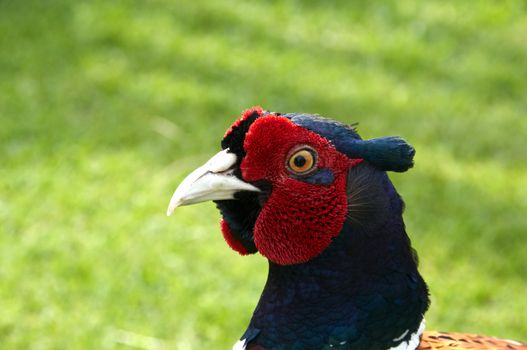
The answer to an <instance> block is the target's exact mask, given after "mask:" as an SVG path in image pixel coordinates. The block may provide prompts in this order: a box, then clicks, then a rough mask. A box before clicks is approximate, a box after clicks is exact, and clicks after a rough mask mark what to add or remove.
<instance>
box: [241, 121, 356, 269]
mask: <svg viewBox="0 0 527 350" xmlns="http://www.w3.org/2000/svg"><path fill="white" fill-rule="evenodd" d="M303 145H307V146H310V147H312V148H313V149H314V150H315V151H316V152H317V154H318V157H317V165H316V167H317V168H319V169H321V168H328V169H331V171H332V172H333V174H334V181H333V182H332V183H330V184H328V185H320V184H312V183H308V182H303V181H300V180H298V179H295V178H294V176H292V175H291V173H290V170H288V168H287V166H286V162H287V159H288V157H289V156H290V155H291V152H292V151H295V150H297V149H298V148H299V147H302V146H303ZM244 149H245V151H246V153H247V155H246V156H245V158H244V160H243V161H242V163H241V172H242V178H243V179H244V180H245V181H248V182H252V181H258V180H267V181H270V182H271V184H272V192H271V195H270V196H269V198H268V200H267V201H266V202H265V204H264V206H263V207H262V210H261V212H260V214H259V216H258V219H257V220H256V223H255V226H254V231H253V233H254V242H255V244H256V247H257V248H258V251H259V252H260V253H261V254H262V255H264V256H265V257H267V258H268V259H270V260H271V261H273V262H275V263H277V264H281V265H290V264H298V263H303V262H306V261H308V260H310V259H312V258H314V257H316V256H317V255H319V254H320V253H321V252H322V251H323V250H324V249H326V248H327V247H328V246H329V244H330V243H331V241H332V239H333V238H334V237H336V236H337V235H338V234H339V233H340V231H341V229H342V226H343V224H344V221H345V220H346V215H347V211H348V201H347V195H346V178H347V176H346V175H347V173H348V170H349V168H350V167H351V166H353V165H355V164H357V160H356V159H355V160H353V159H350V158H348V157H347V156H346V155H344V154H342V153H340V152H338V151H337V150H336V149H335V147H334V146H333V145H332V144H331V143H330V142H329V141H328V140H327V139H325V138H323V137H322V136H320V135H318V134H316V133H314V132H311V131H309V130H307V129H304V128H302V127H300V126H298V125H296V124H294V123H293V122H291V121H290V120H289V119H287V118H284V117H279V116H276V115H267V116H262V117H260V118H258V119H257V120H256V121H255V122H254V123H253V124H252V125H251V127H250V128H249V131H248V133H247V135H246V137H245V142H244Z"/></svg>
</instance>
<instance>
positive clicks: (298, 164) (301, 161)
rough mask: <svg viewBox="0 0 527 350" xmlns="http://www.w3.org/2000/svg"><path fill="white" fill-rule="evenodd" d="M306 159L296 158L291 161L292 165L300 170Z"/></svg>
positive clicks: (302, 157)
mask: <svg viewBox="0 0 527 350" xmlns="http://www.w3.org/2000/svg"><path fill="white" fill-rule="evenodd" d="M306 162H307V160H306V157H304V156H300V155H298V156H296V157H295V159H293V163H295V166H296V167H298V168H302V167H303V166H304V165H306Z"/></svg>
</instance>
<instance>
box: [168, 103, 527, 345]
mask: <svg viewBox="0 0 527 350" xmlns="http://www.w3.org/2000/svg"><path fill="white" fill-rule="evenodd" d="M221 147H222V149H223V150H222V151H221V152H219V153H218V154H216V155H215V156H214V157H212V158H211V159H210V160H209V161H208V162H207V163H206V164H205V165H203V166H201V167H199V168H198V169H196V170H195V171H193V172H192V173H191V174H189V175H188V176H187V177H186V178H185V179H184V180H183V181H182V182H181V184H180V185H179V187H178V188H177V189H176V191H175V192H174V195H173V196H172V199H171V201H170V204H169V207H168V210H167V215H170V214H171V213H172V212H173V211H174V209H175V208H176V207H178V206H182V205H188V204H194V203H199V202H203V201H207V200H213V201H214V202H215V203H216V205H217V207H218V209H219V211H220V213H221V217H222V219H221V222H220V227H221V232H222V233H223V236H224V238H225V241H226V242H227V244H228V245H229V246H230V247H231V248H232V249H233V250H235V251H237V252H238V253H239V254H241V255H247V254H253V253H256V252H259V253H260V254H261V255H263V256H264V257H265V258H267V260H268V262H269V274H268V279H267V282H266V285H265V287H264V290H263V292H262V295H261V297H260V300H259V302H258V305H257V307H256V309H255V311H254V313H253V316H252V319H251V321H250V323H249V326H248V327H247V330H246V331H245V333H244V334H243V335H242V337H241V338H240V340H239V341H238V342H237V343H236V344H235V346H234V348H233V349H235V350H243V349H247V350H321V349H324V350H326V349H333V350H344V349H360V350H415V349H420V350H428V349H430V350H432V349H445V350H446V349H510V350H513V349H517V350H519V349H523V350H527V345H525V344H522V343H519V342H515V341H511V340H502V339H497V338H493V337H487V336H480V335H469V334H459V333H441V332H428V331H427V332H425V331H424V328H425V319H424V314H425V312H426V311H427V309H428V307H429V304H430V299H429V292H428V287H427V285H426V283H425V281H424V280H423V278H422V277H421V275H420V273H419V271H418V268H417V265H418V263H417V254H416V252H415V250H413V248H412V247H411V242H410V239H409V237H408V235H407V234H406V231H405V225H404V221H403V217H402V214H403V208H404V203H403V201H402V199H401V197H400V196H399V194H398V193H397V191H396V190H395V188H394V186H393V184H392V182H391V181H390V179H389V177H388V176H387V173H386V172H387V171H395V172H404V171H406V170H408V169H409V168H411V167H412V166H413V156H414V154H415V151H414V149H413V147H412V146H411V145H409V144H408V143H407V142H406V141H404V140H403V139H401V138H399V137H380V138H375V139H371V140H363V139H361V137H360V136H359V134H358V133H357V131H356V130H355V128H354V127H352V126H348V125H345V124H342V123H339V122H337V121H333V120H330V119H325V118H322V117H319V116H316V115H310V114H301V113H287V114H282V113H276V112H269V111H266V110H263V109H262V108H261V107H253V108H251V109H249V110H247V111H245V112H243V114H242V116H241V118H240V119H238V120H237V121H236V122H235V123H234V124H233V125H232V126H231V127H230V128H229V129H228V130H227V132H226V133H225V135H224V137H223V140H222V141H221Z"/></svg>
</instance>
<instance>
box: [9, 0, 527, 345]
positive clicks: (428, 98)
mask: <svg viewBox="0 0 527 350" xmlns="http://www.w3.org/2000/svg"><path fill="white" fill-rule="evenodd" d="M526 39H527V4H526V2H525V1H520V0H518V1H500V2H497V1H478V2H461V1H455V0H452V1H429V2H420V1H417V0H415V1H412V0H405V1H400V0H397V1H395V0H394V1H384V2H376V3H375V4H374V3H373V2H368V1H357V2H348V1H336V2H329V1H327V2H324V1H302V2H301V1H263V0H262V1H253V2H244V1H231V2H221V1H205V0H194V1H175V2H173V1H167V0H151V1H115V2H110V1H102V0H101V1H77V2H74V1H65V0H64V1H46V2H42V1H29V0H24V1H14V0H3V1H1V2H0V123H1V124H0V159H1V161H2V165H1V166H0V179H1V180H0V224H1V226H0V263H1V264H0V281H1V283H0V310H1V311H0V347H1V348H2V349H129V348H130V349H132V348H137V349H140V348H143V349H178V350H185V349H199V348H212V347H213V348H216V349H225V348H230V347H231V346H232V344H233V343H234V342H235V340H237V339H238V337H239V336H240V335H241V334H242V333H243V331H244V330H245V326H246V324H247V322H248V320H249V318H250V316H251V312H252V310H253V307H254V306H255V303H256V301H257V299H258V296H259V293H260V290H261V288H262V286H263V283H264V281H265V277H266V262H265V261H264V259H263V258H261V257H259V256H253V257H248V258H242V257H239V256H238V255H237V254H236V253H234V252H232V251H230V250H229V248H228V247H227V246H226V244H225V243H224V242H223V239H222V237H221V234H220V232H219V228H218V220H219V215H218V213H217V212H216V210H215V209H214V207H213V205H212V204H202V205H199V206H194V207H188V208H182V209H179V210H178V211H177V212H176V213H175V215H174V217H171V218H170V219H169V218H167V217H165V214H164V213H165V209H166V206H167V203H168V200H169V198H170V196H171V194H172V191H173V190H174V189H175V187H176V185H177V184H178V182H179V181H180V180H181V179H182V178H183V176H184V175H185V174H186V173H187V172H188V171H190V170H192V169H193V168H195V167H196V166H198V165H201V163H202V162H203V161H205V160H206V159H208V157H209V156H210V155H212V154H214V153H215V152H216V151H217V150H218V149H219V141H220V139H221V137H222V135H223V132H224V131H225V129H227V127H228V126H229V125H230V123H231V122H232V121H233V120H234V119H235V118H237V117H238V115H239V113H240V112H241V110H242V109H245V108H248V107H250V106H252V105H257V104H260V105H262V106H264V107H265V108H268V109H271V110H274V111H281V112H291V111H304V112H311V113H319V114H322V115H325V116H329V117H333V118H335V119H338V120H341V121H344V122H349V123H351V122H355V121H358V122H359V123H360V126H359V131H360V132H361V133H362V135H363V136H364V137H377V136H383V135H402V136H404V137H405V138H406V139H407V140H409V141H410V142H411V143H413V144H414V146H415V147H416V149H417V155H416V166H415V168H414V169H413V170H411V171H410V172H408V173H405V174H394V175H392V179H393V180H394V181H395V183H396V185H397V186H398V189H399V192H400V193H401V194H402V195H403V197H404V198H405V200H406V203H407V211H406V214H405V219H406V223H407V228H408V232H409V234H410V235H411V237H412V239H413V243H414V246H415V247H416V248H417V250H418V251H419V253H420V257H421V271H422V273H423V274H424V276H425V278H426V280H427V281H428V282H429V284H430V288H431V293H432V307H431V309H430V311H429V312H428V314H427V321H428V328H429V329H439V330H451V331H452V330H454V331H464V332H478V333H484V334H485V333H486V334H494V335H499V336H501V337H509V338H516V339H520V340H522V339H523V340H524V341H525V340H527V258H526V256H527V190H526V189H527V164H526V160H527V156H526V146H527V121H526V112H527V97H526V93H527V41H526Z"/></svg>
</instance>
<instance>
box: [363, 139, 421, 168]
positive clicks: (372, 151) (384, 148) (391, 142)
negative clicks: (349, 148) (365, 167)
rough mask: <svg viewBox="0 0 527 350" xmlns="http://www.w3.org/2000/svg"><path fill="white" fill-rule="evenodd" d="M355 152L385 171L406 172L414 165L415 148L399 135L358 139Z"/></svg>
mask: <svg viewBox="0 0 527 350" xmlns="http://www.w3.org/2000/svg"><path fill="white" fill-rule="evenodd" d="M354 143H355V145H354V147H353V148H354V150H353V153H354V155H355V154H357V155H359V156H360V157H361V158H364V159H365V160H367V161H368V162H370V163H371V164H372V165H373V166H375V167H376V168H378V169H380V170H383V171H396V172H404V171H407V170H408V169H410V168H411V167H413V166H414V161H413V159H414V155H415V149H414V148H413V147H412V146H411V145H410V144H409V143H407V142H406V141H405V140H403V139H402V138H400V137H398V136H387V137H379V138H376V139H371V140H356V141H355V142H354Z"/></svg>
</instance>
